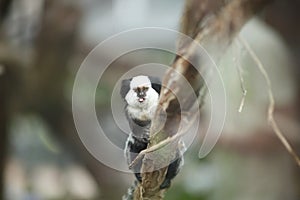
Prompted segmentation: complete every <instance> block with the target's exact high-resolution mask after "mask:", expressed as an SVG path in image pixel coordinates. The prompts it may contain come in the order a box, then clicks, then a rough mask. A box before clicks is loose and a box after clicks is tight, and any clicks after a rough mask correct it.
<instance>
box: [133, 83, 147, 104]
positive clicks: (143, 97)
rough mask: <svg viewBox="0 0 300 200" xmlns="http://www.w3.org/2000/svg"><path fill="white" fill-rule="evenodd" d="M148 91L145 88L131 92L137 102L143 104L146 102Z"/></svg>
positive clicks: (137, 88) (138, 88)
mask: <svg viewBox="0 0 300 200" xmlns="http://www.w3.org/2000/svg"><path fill="white" fill-rule="evenodd" d="M148 90H149V87H147V86H142V87H136V88H134V89H133V91H134V92H135V93H136V96H137V100H138V102H139V103H143V102H144V101H145V100H146V97H147V91H148Z"/></svg>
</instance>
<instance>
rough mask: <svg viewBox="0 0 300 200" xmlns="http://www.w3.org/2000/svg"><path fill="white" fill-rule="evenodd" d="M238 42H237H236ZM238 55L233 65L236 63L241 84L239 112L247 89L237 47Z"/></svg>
mask: <svg viewBox="0 0 300 200" xmlns="http://www.w3.org/2000/svg"><path fill="white" fill-rule="evenodd" d="M237 44H238V43H237ZM237 52H238V55H237V56H236V59H235V60H234V61H235V65H236V69H237V72H238V75H239V78H240V84H241V89H242V92H243V97H242V100H241V103H240V106H239V113H241V112H242V111H243V108H244V104H245V99H246V95H247V89H246V87H245V81H244V78H243V75H242V67H241V62H240V50H239V49H238V51H237Z"/></svg>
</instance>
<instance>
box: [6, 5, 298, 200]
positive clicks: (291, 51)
mask: <svg viewBox="0 0 300 200" xmlns="http://www.w3.org/2000/svg"><path fill="white" fill-rule="evenodd" d="M183 6H184V2H183V1H181V0H165V1H150V0H127V1H124V0H111V1H109V0H100V1H98V0H85V1H80V0H0V148H1V149H0V174H1V175H0V188H1V189H0V199H5V200H63V199H91V200H92V199H104V200H114V199H121V196H122V195H123V194H124V193H125V192H126V189H127V188H128V187H129V186H130V185H131V183H132V181H133V180H134V179H133V176H132V175H131V174H126V173H122V172H118V171H116V170H114V169H110V168H109V167H106V166H105V165H103V164H101V163H100V162H99V161H97V160H96V159H95V158H94V157H93V156H92V155H90V154H89V152H88V151H87V150H86V149H85V147H84V146H83V145H82V143H81V141H80V139H79V137H78V134H77V132H76V129H75V126H74V122H73V118H72V108H71V100H72V86H73V82H74V79H75V75H76V72H77V70H78V69H79V67H80V64H81V63H82V62H83V60H84V58H85V57H86V56H87V55H88V53H89V52H90V51H91V50H92V49H93V48H94V47H95V46H96V45H97V44H99V43H100V42H101V41H103V40H105V39H106V38H108V37H110V36H112V35H113V34H116V33H119V32H120V31H125V30H128V29H131V28H140V27H145V26H152V27H153V26H154V27H162V28H170V29H174V30H178V29H179V26H180V23H179V21H180V16H181V13H182V10H183ZM299 10H300V2H299V1H297V0H286V1H280V0H277V1H275V2H274V3H273V4H271V5H270V6H268V7H267V8H266V9H265V10H264V11H263V12H262V13H260V14H259V16H257V17H256V18H255V19H253V20H251V21H250V22H249V23H248V24H247V25H246V26H245V27H244V29H243V30H242V33H241V34H242V36H243V37H244V38H245V39H247V41H248V42H249V44H250V45H251V46H252V47H253V49H254V50H255V52H256V53H257V55H258V56H259V58H260V59H261V61H262V62H263V63H264V65H265V67H266V70H267V72H268V74H269V76H270V79H271V81H272V84H273V91H274V95H275V99H276V103H277V104H276V114H275V117H276V120H277V121H278V124H279V126H280V128H281V129H282V130H283V132H284V133H285V135H286V136H287V138H288V139H289V140H290V141H291V143H292V145H293V146H294V147H295V149H296V150H297V152H298V153H300V123H299V118H300V115H299V114H300V109H299V104H300V80H299V75H300V68H299V66H300V26H299V21H300V12H299ZM141 37H143V36H142V35H141ZM161 42H162V43H170V42H171V43H174V44H175V43H176V38H161ZM108 54H109V51H108ZM106 56H109V55H101V56H99V57H98V60H96V61H95V62H99V63H101V60H102V59H103V58H105V57H106ZM173 58H174V55H172V54H170V53H167V52H162V51H155V50H141V51H136V52H132V53H130V54H128V55H124V56H122V57H120V58H119V59H117V60H116V61H115V62H114V63H112V64H111V66H110V67H109V68H108V70H106V72H105V76H103V77H102V79H101V82H100V83H99V87H98V89H97V94H96V110H97V112H98V117H99V119H102V125H103V126H105V127H106V133H109V132H112V133H114V134H113V137H109V138H110V139H111V140H112V141H113V143H114V144H116V145H118V146H119V147H120V148H122V147H123V146H124V141H125V139H126V135H125V134H123V133H122V132H121V131H120V130H117V129H115V125H114V122H113V121H112V120H111V118H109V117H107V116H109V115H110V113H111V109H110V102H111V93H112V90H113V88H114V87H115V84H116V81H117V80H118V79H119V78H120V77H121V76H122V75H123V74H124V73H126V72H127V71H128V70H130V69H132V68H134V67H136V66H138V65H140V64H145V63H150V62H157V63H161V64H165V65H169V64H170V63H171V62H172V59H173ZM237 65H240V67H241V68H242V74H243V78H244V79H245V87H246V88H247V91H248V94H247V96H246V100H245V106H244V109H243V111H242V112H241V113H239V112H238V107H239V104H240V101H241V98H242V90H241V85H240V77H239V75H238V72H237ZM220 70H221V72H222V75H223V78H224V82H225V86H226V92H227V98H228V102H227V106H228V107H227V109H228V113H227V119H226V124H225V126H224V130H223V133H222V135H221V138H220V140H219V141H218V143H217V145H216V147H215V148H214V150H213V151H212V152H211V153H210V154H209V155H208V156H207V157H206V158H204V159H201V160H200V159H198V150H199V147H200V144H201V142H202V138H203V136H204V131H203V132H202V131H200V132H199V138H197V139H196V140H195V141H194V143H193V145H192V147H190V148H189V149H188V151H187V152H186V154H185V166H184V168H183V169H182V172H181V173H180V174H179V175H178V177H176V179H175V180H174V182H173V186H172V188H171V189H170V190H169V191H168V193H167V196H166V199H168V200H183V199H184V200H217V199H224V200H227V199H228V200H229V199H230V200H235V199H236V200H247V199H249V200H252V199H256V200H277V199H278V200H282V199H287V200H299V199H300V170H299V168H298V167H297V166H296V164H295V162H294V161H293V159H292V158H291V157H290V155H289V154H288V153H287V152H286V150H285V149H284V147H283V146H282V144H281V143H280V142H279V140H278V139H277V138H276V137H275V135H274V133H273V131H272V130H271V129H270V127H269V126H268V123H267V114H266V112H267V106H268V98H267V86H266V82H265V80H264V79H263V76H262V75H261V73H260V72H259V70H258V68H257V67H256V64H255V63H254V62H253V61H252V59H251V58H250V57H249V55H248V53H247V52H246V51H245V49H244V48H243V47H242V46H241V45H240V44H239V43H237V42H236V41H235V42H234V43H233V46H232V48H230V49H229V51H228V52H227V53H226V55H225V56H224V58H223V59H222V61H221V62H220ZM86 87H89V86H88V85H87V86H86ZM84 97H85V94H84V93H83V94H82V98H83V100H84ZM208 123H209V98H208V99H207V103H206V106H205V107H204V108H203V112H202V115H201V127H202V128H201V130H205V129H206V128H207V126H208ZM98 144H99V145H101V141H99V143H98Z"/></svg>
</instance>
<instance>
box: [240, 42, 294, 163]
mask: <svg viewBox="0 0 300 200" xmlns="http://www.w3.org/2000/svg"><path fill="white" fill-rule="evenodd" d="M238 39H239V41H240V42H241V43H242V44H243V45H244V47H245V48H246V50H247V51H248V53H249V54H250V56H251V57H252V59H253V60H254V62H255V63H256V65H257V66H258V68H259V70H260V72H261V73H262V75H263V76H264V78H265V80H266V82H267V85H268V95H269V102H270V103H269V108H268V120H269V123H270V125H271V127H272V129H273V131H274V132H275V134H276V136H277V137H278V138H279V140H280V141H281V142H282V144H283V145H284V147H285V148H286V150H287V151H288V152H289V153H290V154H291V155H292V156H293V158H294V159H295V161H296V163H297V165H298V166H299V167H300V159H299V157H298V155H297V153H296V152H295V150H294V149H293V148H292V146H291V145H290V143H289V142H288V140H287V139H286V137H285V136H284V134H283V133H282V131H281V130H280V129H279V127H278V125H277V123H276V121H275V119H274V108H275V100H274V96H273V92H272V84H271V80H270V78H269V76H268V73H267V72H266V70H265V68H264V66H263V64H262V63H261V61H260V59H259V58H258V57H257V55H256V54H255V53H254V51H253V50H252V48H251V47H250V45H249V44H248V43H247V41H246V40H244V39H243V38H242V37H241V36H239V37H238Z"/></svg>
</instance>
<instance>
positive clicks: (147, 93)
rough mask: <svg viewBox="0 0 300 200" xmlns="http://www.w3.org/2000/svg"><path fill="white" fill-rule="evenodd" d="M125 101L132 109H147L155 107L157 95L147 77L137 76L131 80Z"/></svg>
mask: <svg viewBox="0 0 300 200" xmlns="http://www.w3.org/2000/svg"><path fill="white" fill-rule="evenodd" d="M125 99H126V101H127V103H128V105H130V106H132V107H139V108H149V107H152V106H156V105H157V101H158V93H157V92H156V91H155V90H154V89H153V88H152V87H151V82H150V80H149V78H148V77H146V76H138V77H135V78H133V79H132V80H131V83H130V90H129V92H128V93H127V95H126V97H125Z"/></svg>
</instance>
